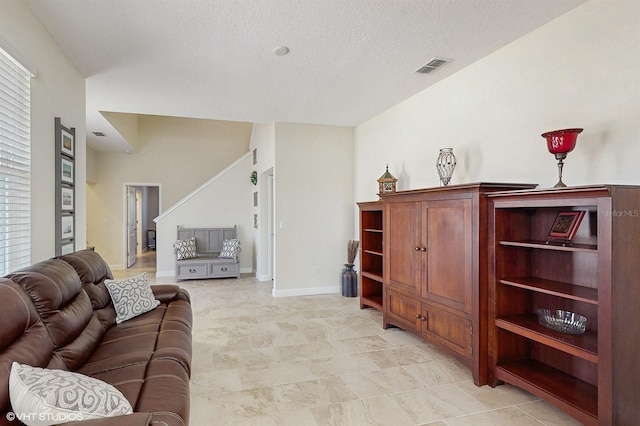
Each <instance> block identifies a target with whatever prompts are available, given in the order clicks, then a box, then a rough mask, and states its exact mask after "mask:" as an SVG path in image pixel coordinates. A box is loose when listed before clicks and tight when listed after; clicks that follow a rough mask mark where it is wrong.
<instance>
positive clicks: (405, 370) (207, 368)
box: [114, 266, 579, 426]
mask: <svg viewBox="0 0 640 426" xmlns="http://www.w3.org/2000/svg"><path fill="white" fill-rule="evenodd" d="M139 267H142V266H139ZM133 273H139V270H138V271H136V269H135V268H134V269H130V270H128V271H114V274H115V275H117V276H123V275H131V274H133ZM153 276H154V274H153V273H151V274H150V279H151V281H154V282H158V283H160V282H163V283H164V282H171V279H165V278H159V279H157V280H156V279H155V278H153ZM180 285H181V286H183V287H185V288H187V289H188V291H189V292H190V294H191V298H192V303H193V310H194V329H193V364H192V380H191V425H194V426H200V425H267V426H268V425H296V426H301V425H302V426H306V425H309V426H313V425H393V426H401V425H437V426H444V425H446V426H458V425H474V426H475V425H492V426H493V425H505V426H507V425H508V426H520V425H538V426H540V425H549V426H551V425H554V426H555V425H579V423H578V422H576V421H574V420H573V419H572V418H570V417H568V416H567V415H565V414H564V413H563V412H562V411H560V410H558V409H556V408H554V407H553V406H551V405H549V404H547V403H546V402H544V401H540V400H539V399H538V398H536V397H534V396H532V395H531V394H528V393H526V392H524V391H521V390H519V389H517V388H514V387H512V386H508V385H504V386H499V387H496V388H495V389H493V388H491V387H488V386H483V387H476V386H475V385H474V384H473V382H472V380H471V375H470V373H469V371H468V370H467V369H466V368H464V367H463V366H462V365H460V364H459V363H458V362H457V361H455V360H454V359H453V358H451V357H450V356H448V355H447V354H445V353H443V352H441V351H439V350H438V349H436V348H434V347H433V346H431V345H429V344H427V343H424V342H423V341H422V340H420V339H418V338H416V337H414V336H413V335H411V334H409V333H407V332H405V331H402V330H400V329H388V330H383V329H382V316H381V314H380V313H379V312H377V311H375V310H370V309H365V310H360V308H359V304H358V300H357V298H345V297H342V296H340V295H322V296H305V297H288V298H278V299H274V298H273V297H272V296H271V283H270V282H258V281H257V280H256V279H255V278H241V279H240V280H235V279H223V280H200V281H182V282H180Z"/></svg>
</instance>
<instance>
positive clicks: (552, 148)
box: [542, 129, 582, 188]
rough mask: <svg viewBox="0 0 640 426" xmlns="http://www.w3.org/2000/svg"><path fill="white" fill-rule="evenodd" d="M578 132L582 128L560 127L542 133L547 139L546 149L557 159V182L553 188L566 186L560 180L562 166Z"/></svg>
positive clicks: (573, 146)
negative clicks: (560, 128) (559, 128)
mask: <svg viewBox="0 0 640 426" xmlns="http://www.w3.org/2000/svg"><path fill="white" fill-rule="evenodd" d="M580 133H582V129H562V130H554V131H552V132H547V133H543V134H542V137H543V138H545V139H546V140H547V149H548V150H549V152H550V153H552V154H553V155H555V157H556V160H558V183H556V184H555V186H554V188H565V187H566V186H567V185H565V183H564V182H562V166H563V165H564V159H565V158H567V154H568V153H570V152H571V151H573V148H575V147H576V141H577V139H578V135H579V134H580Z"/></svg>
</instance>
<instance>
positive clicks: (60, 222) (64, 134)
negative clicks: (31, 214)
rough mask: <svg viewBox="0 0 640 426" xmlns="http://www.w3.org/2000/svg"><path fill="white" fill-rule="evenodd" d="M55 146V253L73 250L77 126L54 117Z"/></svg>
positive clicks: (57, 254) (59, 253) (58, 254)
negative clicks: (66, 124)
mask: <svg viewBox="0 0 640 426" xmlns="http://www.w3.org/2000/svg"><path fill="white" fill-rule="evenodd" d="M54 125H55V130H54V137H53V141H52V143H53V145H54V147H55V149H54V152H55V173H56V174H55V180H54V184H55V191H56V192H55V255H56V256H60V255H62V254H67V253H72V252H74V251H75V248H76V247H75V214H74V212H75V205H76V204H75V198H76V192H75V183H76V176H75V174H76V171H75V159H74V158H75V152H76V129H75V127H67V126H65V125H63V124H62V120H61V119H60V117H55V119H54Z"/></svg>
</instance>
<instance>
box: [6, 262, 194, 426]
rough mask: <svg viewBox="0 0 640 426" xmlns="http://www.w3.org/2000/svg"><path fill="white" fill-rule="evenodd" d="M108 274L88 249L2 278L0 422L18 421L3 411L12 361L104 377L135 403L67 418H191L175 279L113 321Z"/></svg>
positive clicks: (186, 330) (178, 424) (181, 297)
mask: <svg viewBox="0 0 640 426" xmlns="http://www.w3.org/2000/svg"><path fill="white" fill-rule="evenodd" d="M107 278H113V276H112V273H111V271H110V269H109V266H108V265H107V264H106V263H105V262H104V260H103V259H102V258H101V257H100V255H98V254H97V253H96V252H94V251H91V250H82V251H79V252H76V253H73V254H70V255H66V256H61V257H59V258H55V259H50V260H46V261H43V262H40V263H37V264H34V265H32V266H30V267H28V268H25V269H22V270H20V271H17V272H14V273H12V274H9V275H7V276H6V277H4V278H0V425H9V424H11V425H13V424H21V423H20V422H19V421H17V420H14V421H13V422H10V421H9V420H8V419H7V417H9V418H11V417H12V416H11V414H10V413H12V410H11V403H10V399H9V374H10V371H11V363H12V362H13V361H16V362H19V363H21V364H27V365H31V366H34V367H43V368H51V369H59V370H68V371H75V372H78V373H82V374H85V375H87V376H91V377H95V378H97V379H100V380H103V381H105V382H107V383H109V384H111V385H113V386H115V387H116V388H117V389H118V390H119V391H120V392H122V394H123V395H124V396H125V397H126V398H127V399H128V400H129V402H130V403H131V406H132V408H133V411H134V413H133V414H131V415H126V416H118V417H112V418H107V419H100V420H87V421H83V422H75V423H68V424H86V425H118V426H127V425H132V426H133V425H136V426H137V425H150V424H153V425H158V426H160V425H168V426H174V425H175V426H182V425H187V424H188V423H189V378H190V374H191V348H192V342H191V329H192V311H191V304H190V299H189V294H188V293H187V292H186V291H185V290H184V289H181V288H180V287H178V286H177V285H157V286H152V290H153V293H154V295H155V297H156V299H157V300H159V301H160V302H161V304H160V306H158V307H157V308H155V309H154V310H152V311H150V312H147V313H145V314H142V315H140V316H138V317H135V318H133V319H130V320H128V321H125V322H123V323H120V324H116V322H115V319H116V314H115V310H114V308H113V305H112V303H111V298H110V296H109V292H108V290H107V288H106V287H105V285H104V280H105V279H107ZM7 414H9V415H8V416H7Z"/></svg>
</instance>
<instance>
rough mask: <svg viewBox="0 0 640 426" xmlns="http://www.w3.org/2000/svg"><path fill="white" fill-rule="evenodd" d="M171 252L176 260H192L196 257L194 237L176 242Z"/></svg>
mask: <svg viewBox="0 0 640 426" xmlns="http://www.w3.org/2000/svg"><path fill="white" fill-rule="evenodd" d="M173 251H174V252H175V253H176V257H177V258H178V260H183V259H193V258H194V257H197V256H198V252H197V250H196V237H191V238H187V239H186V240H177V241H176V242H175V243H174V244H173Z"/></svg>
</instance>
